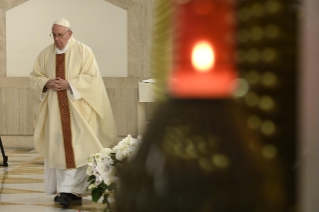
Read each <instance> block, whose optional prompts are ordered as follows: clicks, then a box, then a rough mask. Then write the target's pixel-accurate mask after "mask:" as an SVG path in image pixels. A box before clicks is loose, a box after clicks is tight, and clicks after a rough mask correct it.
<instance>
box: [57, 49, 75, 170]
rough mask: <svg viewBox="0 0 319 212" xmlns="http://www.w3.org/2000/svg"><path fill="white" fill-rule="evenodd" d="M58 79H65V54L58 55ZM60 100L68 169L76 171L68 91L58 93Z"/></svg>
mask: <svg viewBox="0 0 319 212" xmlns="http://www.w3.org/2000/svg"><path fill="white" fill-rule="evenodd" d="M56 77H60V78H61V79H65V54H56ZM58 100H59V108H60V116H61V125H62V132H63V143H64V151H65V163H66V168H67V169H75V168H76V166H75V159H74V151H73V146H72V131H71V117H70V109H69V100H68V95H67V90H63V91H58Z"/></svg>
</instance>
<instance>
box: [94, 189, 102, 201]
mask: <svg viewBox="0 0 319 212" xmlns="http://www.w3.org/2000/svg"><path fill="white" fill-rule="evenodd" d="M103 193H104V192H101V191H100V190H99V189H93V190H92V201H93V202H98V201H99V199H100V198H101V196H102V195H103Z"/></svg>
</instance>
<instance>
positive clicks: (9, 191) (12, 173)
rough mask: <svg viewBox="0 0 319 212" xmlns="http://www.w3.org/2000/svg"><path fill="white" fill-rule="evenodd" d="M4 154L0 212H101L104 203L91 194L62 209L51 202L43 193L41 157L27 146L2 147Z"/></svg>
mask: <svg viewBox="0 0 319 212" xmlns="http://www.w3.org/2000/svg"><path fill="white" fill-rule="evenodd" d="M5 153H6V155H7V156H8V157H9V161H8V164H9V166H8V167H3V166H0V211H1V212H16V211H24V212H27V211H30V212H31V211H32V212H42V211H45V212H56V211H76V212H80V211H81V212H86V211H103V209H104V207H105V205H103V204H101V203H94V202H92V200H91V196H89V197H85V198H83V200H82V202H78V203H72V204H71V205H70V206H69V208H67V209H65V208H62V206H61V205H60V204H58V203H55V202H54V201H53V198H54V196H53V195H52V196H51V195H46V194H45V193H44V183H43V162H44V158H43V157H41V156H40V154H39V153H37V152H35V151H34V150H30V149H5ZM1 162H2V155H1V152H0V163H1ZM109 201H110V202H112V203H111V204H112V205H113V206H114V199H113V198H109ZM113 211H114V210H113Z"/></svg>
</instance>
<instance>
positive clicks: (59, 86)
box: [44, 77, 71, 91]
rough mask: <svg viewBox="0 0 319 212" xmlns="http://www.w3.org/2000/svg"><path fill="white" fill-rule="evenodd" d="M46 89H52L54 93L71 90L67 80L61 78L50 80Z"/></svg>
mask: <svg viewBox="0 0 319 212" xmlns="http://www.w3.org/2000/svg"><path fill="white" fill-rule="evenodd" d="M44 87H45V88H47V89H52V90H54V91H63V90H66V89H71V87H70V84H69V82H68V81H67V80H64V79H61V78H60V77H58V78H56V79H50V80H49V81H48V82H47V83H46V84H45V86H44Z"/></svg>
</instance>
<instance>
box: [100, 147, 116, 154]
mask: <svg viewBox="0 0 319 212" xmlns="http://www.w3.org/2000/svg"><path fill="white" fill-rule="evenodd" d="M112 152H113V151H112V149H111V148H104V149H102V150H101V151H100V153H102V154H105V155H110V154H111V153H112Z"/></svg>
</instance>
